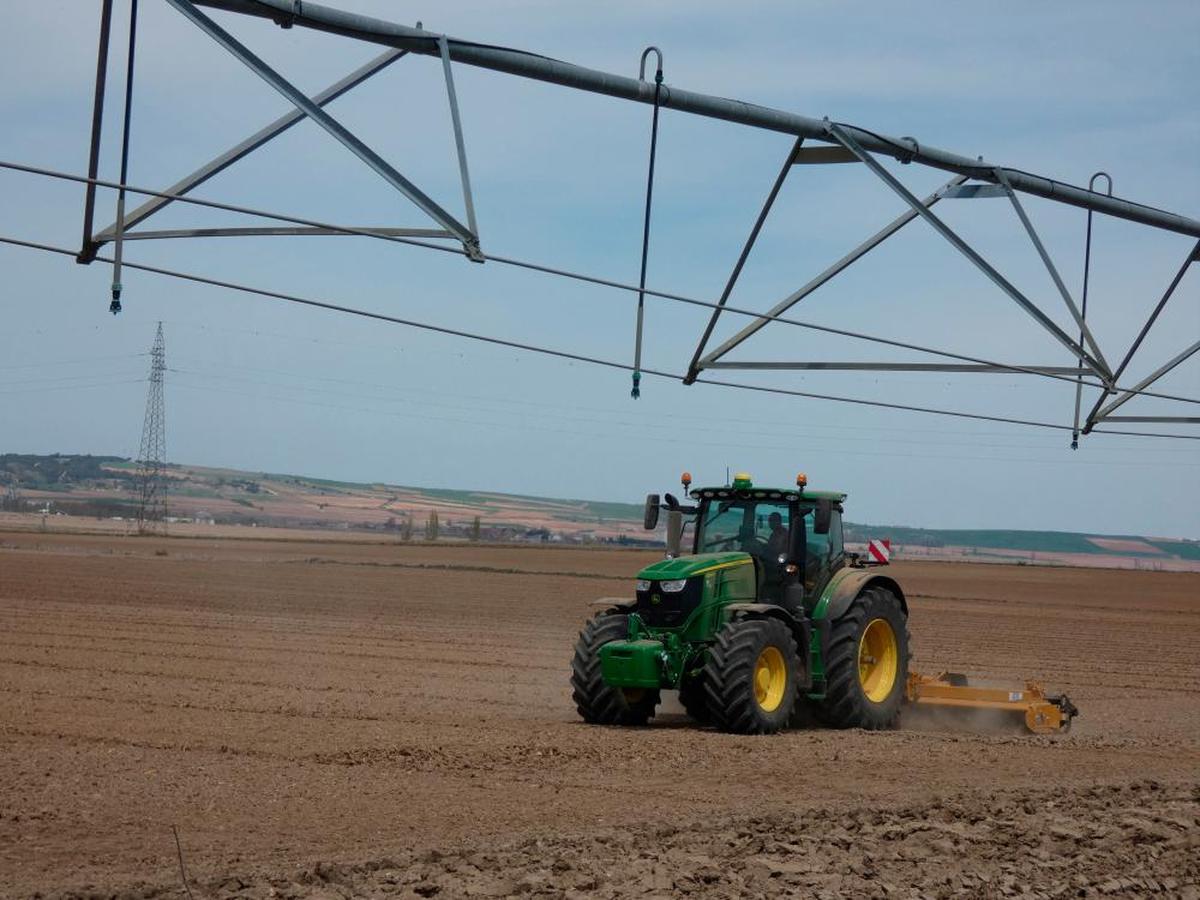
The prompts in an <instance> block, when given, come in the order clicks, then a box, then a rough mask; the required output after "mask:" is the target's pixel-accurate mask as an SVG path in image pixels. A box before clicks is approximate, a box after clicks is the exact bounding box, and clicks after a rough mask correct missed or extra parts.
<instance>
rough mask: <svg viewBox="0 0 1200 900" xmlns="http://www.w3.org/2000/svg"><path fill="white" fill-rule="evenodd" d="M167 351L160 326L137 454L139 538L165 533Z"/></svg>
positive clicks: (151, 356)
mask: <svg viewBox="0 0 1200 900" xmlns="http://www.w3.org/2000/svg"><path fill="white" fill-rule="evenodd" d="M166 366H167V348H166V343H165V342H164V340H163V327H162V322H159V323H158V333H157V334H156V335H155V336H154V346H153V347H151V348H150V389H149V391H147V393H146V420H145V423H144V424H143V425H142V446H141V450H140V451H139V453H138V470H137V493H138V514H137V524H138V534H166V533H167V478H166V468H167V421H166V409H165V405H164V403H163V371H164V370H165V369H166Z"/></svg>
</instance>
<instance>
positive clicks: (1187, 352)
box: [1089, 341, 1200, 424]
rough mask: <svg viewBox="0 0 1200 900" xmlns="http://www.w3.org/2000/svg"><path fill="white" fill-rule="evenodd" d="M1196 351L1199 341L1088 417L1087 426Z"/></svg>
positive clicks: (1098, 420)
mask: <svg viewBox="0 0 1200 900" xmlns="http://www.w3.org/2000/svg"><path fill="white" fill-rule="evenodd" d="M1198 350H1200V341H1196V343H1194V344H1192V346H1190V347H1188V348H1187V349H1186V350H1184V351H1183V352H1182V353H1180V354H1179V355H1178V356H1176V357H1175V358H1174V359H1172V360H1171V361H1170V362H1167V363H1164V364H1163V365H1162V366H1160V367H1159V368H1157V369H1155V370H1154V371H1153V372H1151V373H1150V374H1149V375H1147V376H1146V377H1145V378H1143V379H1142V380H1141V381H1139V382H1138V383H1137V384H1135V385H1134V386H1133V387H1131V388H1129V389H1128V390H1126V391H1125V392H1124V393H1122V394H1121V395H1120V396H1119V397H1117V398H1116V399H1115V400H1113V401H1112V403H1109V404H1108V405H1107V406H1105V407H1104V408H1103V409H1101V410H1100V411H1099V412H1098V413H1096V415H1095V416H1092V417H1089V424H1095V423H1096V422H1100V421H1103V420H1104V418H1105V416H1107V415H1108V414H1109V413H1111V412H1112V411H1113V410H1115V409H1116V408H1117V407H1118V406H1121V405H1122V404H1124V403H1126V402H1127V401H1129V400H1132V399H1133V398H1134V397H1136V396H1137V395H1138V393H1139V392H1140V391H1141V390H1142V389H1143V388H1147V387H1149V386H1150V385H1152V384H1154V382H1156V381H1158V379H1160V378H1162V377H1163V376H1164V375H1166V374H1167V373H1168V372H1170V371H1171V370H1172V369H1174V368H1175V367H1176V366H1178V365H1179V364H1180V363H1182V362H1184V361H1186V360H1187V359H1188V358H1189V357H1191V356H1192V355H1193V354H1195V353H1196V351H1198Z"/></svg>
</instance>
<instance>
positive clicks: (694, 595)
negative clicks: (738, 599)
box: [634, 578, 704, 628]
mask: <svg viewBox="0 0 1200 900" xmlns="http://www.w3.org/2000/svg"><path fill="white" fill-rule="evenodd" d="M703 591H704V579H703V578H689V579H688V582H687V585H685V586H684V589H683V590H682V591H677V592H675V593H673V594H668V593H666V592H665V591H663V590H661V589H660V588H659V586H658V582H657V581H652V582H650V590H648V591H638V592H637V606H636V607H634V611H635V612H637V614H638V616H640V617H641V620H642V621H643V622H645V623H646V624H647V625H649V626H650V627H651V628H677V627H678V626H680V625H682V624H683V623H684V622H685V621H687V617H688V616H690V615H691V614H692V612H693V611H694V610H695V609H696V607H697V606H699V605H700V597H701V595H702V593H703Z"/></svg>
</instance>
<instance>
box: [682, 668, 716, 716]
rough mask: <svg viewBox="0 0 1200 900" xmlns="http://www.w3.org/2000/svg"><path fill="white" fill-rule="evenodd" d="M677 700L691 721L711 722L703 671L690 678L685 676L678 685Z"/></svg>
mask: <svg viewBox="0 0 1200 900" xmlns="http://www.w3.org/2000/svg"><path fill="white" fill-rule="evenodd" d="M679 702H680V703H681V704H682V705H683V709H684V711H685V712H686V713H687V714H688V717H689V718H690V719H692V721H694V722H698V723H699V724H701V725H708V724H709V723H710V722H712V716H711V715H710V714H709V712H708V692H707V691H705V689H704V673H703V672H701V673H698V674H696V675H692V676H691V677H690V678H688V677H686V676H685V678H684V681H683V682H682V683H681V684H680V685H679Z"/></svg>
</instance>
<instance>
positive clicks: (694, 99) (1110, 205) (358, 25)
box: [194, 0, 1200, 238]
mask: <svg viewBox="0 0 1200 900" xmlns="http://www.w3.org/2000/svg"><path fill="white" fill-rule="evenodd" d="M194 2H195V3H196V4H197V5H199V6H207V7H212V8H215V9H223V10H226V11H228V12H234V13H240V14H244V15H250V16H257V17H259V18H266V19H273V20H275V21H277V22H280V23H285V22H286V23H288V24H289V25H293V26H297V27H302V28H311V29H314V30H317V31H324V32H328V33H330V34H338V35H342V36H344V37H350V38H355V39H357V40H362V41H367V42H369V43H375V44H382V45H384V46H388V47H398V48H400V49H404V50H408V51H409V52H411V53H417V54H421V55H424V56H437V57H440V56H441V48H440V46H439V40H440V39H441V37H442V36H441V35H438V34H435V33H433V32H429V31H424V30H422V29H418V28H409V27H407V26H404V25H399V24H396V23H393V22H387V21H384V20H382V19H376V18H372V17H371V16H363V15H359V14H357V13H350V12H346V11H344V10H340V9H335V8H333V7H329V6H323V5H322V4H319V3H312V2H309V0H305V2H304V3H303V4H299V3H293V2H292V0H194ZM446 42H447V49H448V52H449V55H450V59H452V60H453V61H454V62H458V63H462V64H463V65H468V66H477V67H479V68H483V69H491V70H492V71H496V72H506V73H508V74H510V75H517V76H520V77H522V78H530V79H533V80H535V81H545V82H549V83H551V84H558V85H562V86H563V87H569V88H574V89H576V90H582V91H590V92H592V93H596V94H605V95H607V96H610V97H617V98H620V99H623V100H632V101H635V102H638V103H645V104H647V105H652V104H653V103H654V85H653V84H652V83H647V82H644V81H639V80H638V79H636V78H630V77H627V76H624V75H615V74H612V73H611V72H602V71H600V70H598V69H588V68H584V67H583V66H577V65H574V64H573V63H567V62H562V61H560V60H556V59H551V58H549V57H546V56H539V55H537V54H535V53H529V52H526V51H522V50H512V49H508V48H504V47H495V46H490V45H487V44H479V43H475V42H472V41H466V40H462V39H459V38H447V39H446ZM659 102H660V105H661V106H662V107H663V108H665V109H674V110H678V111H680V112H686V113H692V114H694V115H699V116H706V117H708V118H712V119H721V120H724V121H727V122H736V123H738V124H741V125H749V126H752V127H755V128H763V129H766V130H768V131H777V132H780V133H783V134H790V135H794V136H796V137H803V138H809V139H812V140H818V141H826V142H829V143H835V142H834V140H833V138H832V136H831V135H830V132H829V128H830V125H831V123H830V122H829V121H827V120H823V119H814V118H810V117H808V116H801V115H797V114H795V113H790V112H785V111H783V110H778V109H771V108H770V107H766V106H759V105H757V104H754V103H747V102H745V101H742V100H729V99H726V98H724V97H714V96H711V95H709V94H701V93H697V92H695V91H687V90H684V89H682V88H677V87H668V86H667V85H663V86H662V92H661V96H660V100H659ZM842 127H843V128H844V129H845V130H846V131H848V132H850V133H851V135H852V136H853V138H854V140H855V141H856V142H857V143H858V144H860V145H861V146H862V147H863V148H864V149H865V150H867V151H869V152H871V153H877V154H883V155H885V156H891V157H895V158H896V159H900V160H902V161H904V162H915V163H920V164H921V165H926V166H931V167H933V168H935V169H944V170H945V171H948V172H957V173H959V174H962V175H967V176H968V177H970V178H974V179H976V180H978V181H986V182H989V183H993V184H994V183H996V175H995V171H994V170H995V169H997V168H1000V169H1002V170H1003V172H1004V176H1005V177H1006V178H1007V179H1008V182H1009V184H1010V185H1011V186H1012V188H1013V190H1016V191H1020V192H1022V193H1025V194H1030V195H1032V196H1035V197H1044V198H1045V199H1047V200H1054V201H1057V202H1059V203H1067V204H1070V205H1072V206H1078V207H1080V208H1082V209H1091V210H1094V211H1095V212H1099V213H1104V214H1105V215H1110V216H1116V217H1117V218H1120V219H1127V220H1129V221H1131V222H1137V223H1139V224H1142V225H1149V226H1151V227H1153V228H1161V229H1164V230H1166V231H1172V232H1175V233H1177V234H1186V235H1190V236H1191V237H1195V238H1200V221H1198V220H1196V219H1194V218H1190V217H1188V216H1182V215H1179V214H1177V213H1172V212H1168V211H1166V210H1161V209H1157V208H1155V207H1152V206H1146V205H1144V204H1141V203H1135V202H1133V201H1131V200H1123V199H1121V198H1119V197H1110V196H1108V195H1106V194H1099V193H1096V192H1095V191H1090V190H1088V189H1087V188H1084V187H1079V186H1077V185H1072V184H1066V183H1065V182H1061V181H1056V180H1055V179H1053V178H1047V177H1045V176H1042V175H1035V174H1033V173H1030V172H1023V171H1020V170H1017V169H1009V168H1005V167H1002V166H997V165H996V164H994V163H990V162H987V161H985V160H982V159H972V158H970V157H967V156H961V155H959V154H957V153H951V152H950V151H948V150H942V149H939V148H937V147H932V146H927V145H925V144H923V143H921V142H920V141H918V140H916V139H915V138H911V137H902V138H897V137H891V136H889V135H886V134H878V133H876V132H872V131H867V130H865V129H862V128H858V127H856V126H853V125H843V126H842Z"/></svg>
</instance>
